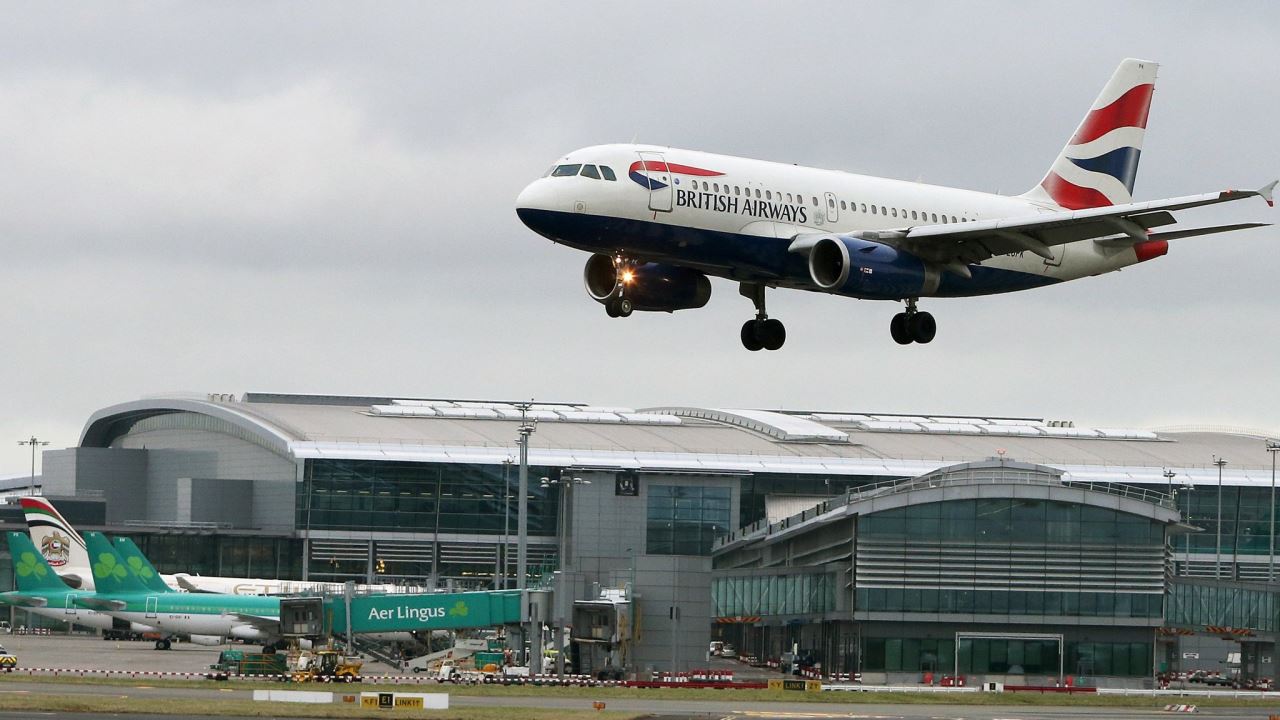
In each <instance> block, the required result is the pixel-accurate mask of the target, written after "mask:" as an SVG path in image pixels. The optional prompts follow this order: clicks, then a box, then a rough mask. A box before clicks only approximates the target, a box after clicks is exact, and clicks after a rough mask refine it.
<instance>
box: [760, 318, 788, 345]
mask: <svg viewBox="0 0 1280 720" xmlns="http://www.w3.org/2000/svg"><path fill="white" fill-rule="evenodd" d="M755 332H756V337H758V338H760V344H761V345H763V346H764V349H765V350H777V349H778V348H780V347H782V344H783V343H785V342H786V341H787V328H786V326H785V325H783V324H782V321H781V320H777V319H775V318H769V319H768V320H763V321H761V320H757V321H756V328H755Z"/></svg>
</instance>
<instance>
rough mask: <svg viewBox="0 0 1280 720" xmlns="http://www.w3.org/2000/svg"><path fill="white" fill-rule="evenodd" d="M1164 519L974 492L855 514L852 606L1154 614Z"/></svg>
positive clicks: (1160, 588)
mask: <svg viewBox="0 0 1280 720" xmlns="http://www.w3.org/2000/svg"><path fill="white" fill-rule="evenodd" d="M1164 530H1165V528H1164V525H1163V524H1162V523H1159V522H1156V521H1153V520H1150V519H1148V518H1146V517H1142V516H1139V515H1132V514H1128V513H1122V512H1117V511H1114V510H1111V509H1107V508H1099V507H1095V506H1092V505H1082V504H1076V503H1065V502H1051V501H1044V500H1036V499H1023V498H1008V497H1004V498H980V499H973V500H954V501H947V502H937V503H927V504H920V505H912V506H908V507H903V508H897V509H893V510H886V511H883V512H878V513H873V514H870V515H867V516H865V517H863V518H861V519H859V521H858V528H857V537H858V556H857V559H856V568H857V575H856V580H857V592H856V596H855V609H856V611H859V612H864V611H865V612H920V613H964V614H994V615H1012V616H1018V615H1021V616H1028V615H1049V616H1055V615H1056V616H1069V617H1118V618H1159V617H1160V616H1161V613H1162V610H1163V601H1164Z"/></svg>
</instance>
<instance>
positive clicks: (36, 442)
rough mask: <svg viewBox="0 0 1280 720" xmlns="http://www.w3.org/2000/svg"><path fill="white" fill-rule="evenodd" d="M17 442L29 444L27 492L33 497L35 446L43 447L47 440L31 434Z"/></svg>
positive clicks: (47, 442)
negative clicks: (28, 483) (29, 479)
mask: <svg viewBox="0 0 1280 720" xmlns="http://www.w3.org/2000/svg"><path fill="white" fill-rule="evenodd" d="M18 444H19V445H30V446H31V485H30V486H29V487H28V489H27V494H28V495H30V496H32V497H35V494H36V448H38V447H44V446H46V445H48V444H49V441H48V440H41V439H40V438H38V437H36V436H35V435H32V436H31V438H30V439H27V440H19V441H18ZM43 484H44V483H41V485H43Z"/></svg>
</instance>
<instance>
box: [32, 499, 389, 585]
mask: <svg viewBox="0 0 1280 720" xmlns="http://www.w3.org/2000/svg"><path fill="white" fill-rule="evenodd" d="M19 503H20V504H21V505H22V510H23V513H24V514H25V515H26V518H27V527H28V528H29V529H30V532H31V539H32V540H33V541H34V542H35V543H36V546H37V547H39V548H40V553H41V554H42V555H43V556H44V559H45V560H47V561H48V562H49V564H50V565H51V566H53V568H54V571H55V572H57V573H58V575H59V576H60V577H61V578H62V579H63V580H65V581H66V582H67V584H68V585H70V586H72V587H74V588H79V589H81V590H93V589H94V585H93V573H92V571H90V569H89V553H88V550H87V549H86V548H85V542H84V538H83V537H81V536H80V533H78V532H76V529H75V528H74V527H72V525H71V523H69V522H67V519H66V518H64V517H63V516H62V513H60V512H58V509H57V508H56V507H54V504H53V503H52V502H51V501H50V500H49V499H48V498H44V497H24V498H21V499H20V500H19ZM139 554H141V553H139ZM159 577H160V579H161V580H163V581H164V583H165V584H166V585H168V586H169V587H170V588H173V589H174V590H183V591H186V592H208V593H229V594H233V595H297V594H306V593H327V594H335V595H336V594H340V593H342V592H343V585H342V583H333V582H311V581H303V580H273V579H267V578H244V577H221V576H210V575H192V574H190V573H174V574H172V575H160V576H159ZM407 590H408V588H405V587H402V586H397V585H387V584H377V585H363V584H358V585H356V592H359V593H369V592H384V593H389V592H405V591H407Z"/></svg>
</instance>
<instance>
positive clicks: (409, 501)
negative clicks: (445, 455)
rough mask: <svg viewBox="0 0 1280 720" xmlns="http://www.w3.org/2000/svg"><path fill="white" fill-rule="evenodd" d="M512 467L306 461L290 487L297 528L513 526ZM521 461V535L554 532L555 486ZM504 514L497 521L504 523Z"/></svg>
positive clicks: (487, 531) (466, 529)
mask: <svg viewBox="0 0 1280 720" xmlns="http://www.w3.org/2000/svg"><path fill="white" fill-rule="evenodd" d="M517 472H518V471H517V469H516V468H515V467H513V466H505V465H463V464H451V463H411V462H383V461H373V460H308V461H307V463H306V467H305V468H304V471H303V477H304V480H303V482H302V484H301V487H299V489H298V493H297V505H296V511H297V527H298V528H299V529H303V530H305V529H308V528H309V529H312V530H356V531H379V530H396V531H399V532H418V533H434V532H442V533H443V532H451V533H467V534H478V535H501V534H502V533H503V532H504V530H503V528H504V525H506V526H507V527H509V528H510V532H512V533H514V532H515V527H516V514H517V495H518V491H517V482H518V481H517ZM551 472H552V468H547V467H538V466H530V467H529V478H530V480H529V534H530V535H542V536H552V535H555V534H556V514H557V506H558V504H559V488H558V487H557V486H554V485H553V486H551V487H546V488H544V487H541V486H540V484H539V482H538V479H539V478H541V477H546V476H548V475H549V474H550V473H551ZM504 521H505V522H504Z"/></svg>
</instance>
